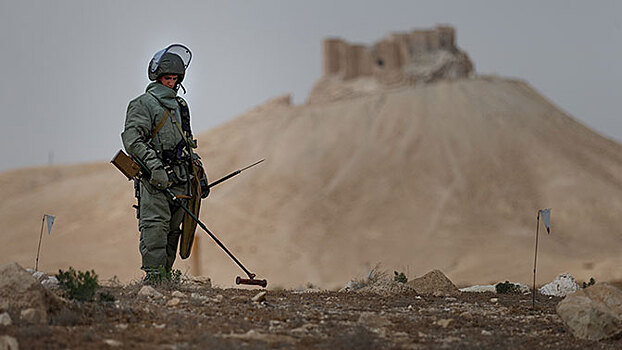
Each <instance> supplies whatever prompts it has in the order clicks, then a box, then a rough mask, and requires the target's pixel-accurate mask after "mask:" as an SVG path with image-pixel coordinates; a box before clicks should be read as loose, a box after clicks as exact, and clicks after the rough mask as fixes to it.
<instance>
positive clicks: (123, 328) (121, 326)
mask: <svg viewBox="0 0 622 350" xmlns="http://www.w3.org/2000/svg"><path fill="white" fill-rule="evenodd" d="M115 327H116V328H117V329H120V330H126V329H127V327H128V324H127V323H119V324H118V325H116V326H115Z"/></svg>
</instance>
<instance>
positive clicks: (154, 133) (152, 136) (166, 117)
mask: <svg viewBox="0 0 622 350" xmlns="http://www.w3.org/2000/svg"><path fill="white" fill-rule="evenodd" d="M168 114H169V110H168V108H164V116H163V117H162V119H160V122H159V123H158V125H156V127H155V129H153V132H152V133H151V138H152V139H153V138H154V137H155V136H156V135H157V133H158V131H160V129H162V127H163V126H164V123H165V122H166V120H167V119H168Z"/></svg>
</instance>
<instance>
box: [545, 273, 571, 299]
mask: <svg viewBox="0 0 622 350" xmlns="http://www.w3.org/2000/svg"><path fill="white" fill-rule="evenodd" d="M579 289H581V287H579V285H578V284H577V282H576V281H575V279H574V277H572V275H571V274H569V273H567V272H565V273H562V274H559V275H557V277H555V279H554V280H553V281H552V282H551V283H549V284H545V285H544V286H542V287H541V288H540V289H538V291H539V292H540V294H543V295H550V296H555V297H565V296H566V295H568V294H570V293H573V292H576V291H578V290H579Z"/></svg>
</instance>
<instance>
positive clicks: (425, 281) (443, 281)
mask: <svg viewBox="0 0 622 350" xmlns="http://www.w3.org/2000/svg"><path fill="white" fill-rule="evenodd" d="M408 285H409V286H411V287H412V288H414V289H415V290H416V291H417V293H419V294H435V295H456V294H459V293H460V291H459V290H458V288H456V286H455V285H454V284H453V283H452V282H451V280H449V278H447V276H445V274H444V273H442V272H441V271H439V270H433V271H430V272H428V273H426V274H425V275H423V276H422V277H419V278H415V279H414V280H412V281H408Z"/></svg>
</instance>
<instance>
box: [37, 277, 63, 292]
mask: <svg viewBox="0 0 622 350" xmlns="http://www.w3.org/2000/svg"><path fill="white" fill-rule="evenodd" d="M41 285H42V286H44V287H45V288H47V289H51V290H56V289H58V288H60V282H59V281H58V278H56V277H55V276H50V277H48V278H47V279H46V280H43V281H41Z"/></svg>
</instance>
